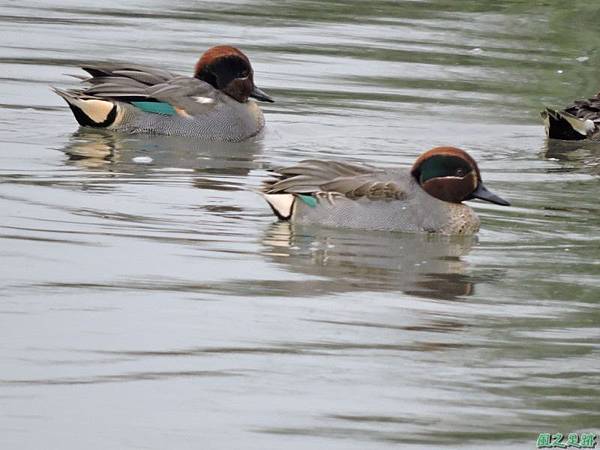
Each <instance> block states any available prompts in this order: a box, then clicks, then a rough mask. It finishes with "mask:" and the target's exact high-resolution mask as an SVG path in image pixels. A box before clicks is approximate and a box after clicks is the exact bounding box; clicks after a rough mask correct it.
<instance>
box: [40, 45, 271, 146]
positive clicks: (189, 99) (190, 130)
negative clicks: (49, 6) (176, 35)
mask: <svg viewBox="0 0 600 450" xmlns="http://www.w3.org/2000/svg"><path fill="white" fill-rule="evenodd" d="M81 68H82V69H83V70H84V71H86V72H87V73H88V74H89V76H79V75H74V76H75V77H76V78H78V79H80V80H81V82H82V83H83V86H82V87H80V88H76V89H59V88H56V87H52V89H53V91H54V92H55V93H56V94H58V95H59V96H61V97H62V98H63V99H64V100H65V101H66V102H67V105H68V106H69V108H70V109H71V111H72V113H73V115H74V116H75V119H76V120H77V122H78V123H79V125H81V126H83V127H92V128H106V129H109V130H114V131H119V132H125V133H152V134H161V135H178V136H188V137H194V138H201V139H205V140H213V141H233V142H240V141H244V140H246V139H249V138H251V137H253V136H255V135H257V134H258V133H259V132H260V131H261V130H262V129H263V127H264V125H265V119H264V116H263V113H262V111H261V109H260V108H259V106H258V104H257V103H256V102H255V101H254V100H252V99H256V100H258V101H262V102H270V103H272V102H273V99H272V98H271V97H270V96H269V95H267V94H266V93H265V92H264V91H262V90H261V89H259V88H258V87H257V86H256V85H255V84H254V71H253V69H252V65H251V64H250V60H249V59H248V57H247V56H246V55H245V54H244V53H242V51H241V50H239V49H238V48H236V47H233V46H229V45H220V46H216V47H212V48H210V49H208V50H207V51H206V52H204V54H202V56H201V57H200V59H199V60H198V61H197V63H196V65H195V67H194V74H193V76H185V75H177V74H174V73H172V72H169V71H166V70H163V69H159V68H154V67H147V66H144V65H138V64H128V63H111V62H107V63H92V64H85V65H82V66H81Z"/></svg>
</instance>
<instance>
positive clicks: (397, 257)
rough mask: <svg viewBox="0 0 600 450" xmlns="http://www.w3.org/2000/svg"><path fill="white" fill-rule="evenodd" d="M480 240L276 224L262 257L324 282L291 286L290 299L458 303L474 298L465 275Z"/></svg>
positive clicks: (265, 240) (269, 231) (267, 235)
mask: <svg viewBox="0 0 600 450" xmlns="http://www.w3.org/2000/svg"><path fill="white" fill-rule="evenodd" d="M476 242H477V238H476V237H475V236H438V235H427V234H424V235H418V234H417V235H415V234H403V233H390V232H369V233H366V232H361V231H356V230H346V229H330V228H323V227H317V226H302V225H294V224H291V223H289V222H277V223H274V224H272V225H271V226H270V227H269V228H268V229H267V230H266V233H265V236H264V238H263V240H262V244H263V249H262V253H263V255H265V257H267V258H269V259H271V260H272V261H273V262H274V263H276V264H278V265H280V266H283V267H285V268H287V269H288V270H289V271H290V272H292V273H302V274H306V275H311V276H314V277H318V278H309V279H303V280H301V281H299V282H294V281H286V291H287V295H289V296H296V295H298V296H306V295H327V294H338V293H346V292H356V291H386V292H390V291H400V292H405V293H407V294H410V295H414V296H419V297H426V298H435V299H447V300H454V299H458V298H460V297H462V296H467V295H472V294H473V289H474V287H473V281H472V279H471V278H470V277H469V276H468V275H466V274H465V272H466V263H465V262H464V261H463V260H462V259H461V257H463V256H465V255H467V254H468V253H469V251H470V250H471V247H472V246H473V245H474V244H475V243H476Z"/></svg>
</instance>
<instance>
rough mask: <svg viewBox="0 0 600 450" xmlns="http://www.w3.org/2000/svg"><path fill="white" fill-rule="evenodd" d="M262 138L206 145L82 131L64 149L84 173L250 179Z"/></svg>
mask: <svg viewBox="0 0 600 450" xmlns="http://www.w3.org/2000/svg"><path fill="white" fill-rule="evenodd" d="M262 148H263V141H262V138H261V137H256V138H254V139H252V140H249V141H246V142H244V143H243V144H239V143H229V142H207V141H202V140H197V139H190V138H185V137H180V136H161V135H152V134H137V135H130V134H123V133H115V132H111V131H107V130H95V129H91V128H80V129H79V130H78V131H76V132H75V133H73V135H72V136H71V137H70V138H69V142H68V144H67V145H66V146H65V147H64V148H63V149H62V151H64V152H65V153H66V154H67V156H68V158H69V161H70V162H71V163H72V164H75V165H76V166H78V167H81V168H84V169H88V170H91V169H99V170H103V171H111V172H119V171H127V172H136V171H142V172H144V171H148V168H147V167H145V166H147V165H151V167H153V168H159V169H160V170H161V171H167V172H168V171H169V170H182V169H186V170H190V171H192V170H193V171H196V172H203V173H211V172H212V173H216V174H221V175H236V176H245V175H248V173H249V171H250V170H251V169H254V168H256V167H257V165H256V164H255V163H254V161H255V159H256V158H257V157H258V155H260V153H261V152H262Z"/></svg>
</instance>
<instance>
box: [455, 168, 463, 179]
mask: <svg viewBox="0 0 600 450" xmlns="http://www.w3.org/2000/svg"><path fill="white" fill-rule="evenodd" d="M455 174H456V176H457V177H464V176H465V171H464V169H461V168H458V169H456V172H455Z"/></svg>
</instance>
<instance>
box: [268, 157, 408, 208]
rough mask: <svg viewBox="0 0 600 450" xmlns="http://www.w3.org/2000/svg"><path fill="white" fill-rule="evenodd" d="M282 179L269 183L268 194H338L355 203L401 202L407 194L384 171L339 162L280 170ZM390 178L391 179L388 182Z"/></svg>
mask: <svg viewBox="0 0 600 450" xmlns="http://www.w3.org/2000/svg"><path fill="white" fill-rule="evenodd" d="M277 173H278V174H279V178H276V179H271V180H268V181H267V182H266V183H265V185H264V187H263V190H264V192H266V193H267V194H275V193H289V194H318V193H323V192H325V193H328V192H330V193H338V194H342V195H344V196H346V197H348V198H350V199H352V200H357V199H359V198H362V197H364V198H368V199H370V200H394V199H396V200H401V199H404V198H406V192H405V190H404V189H402V188H401V187H400V186H399V184H398V183H396V182H395V181H393V180H391V179H389V178H392V176H391V175H389V174H387V173H386V172H385V171H384V170H381V169H377V168H374V167H371V166H366V165H356V164H350V163H341V162H337V161H319V160H305V161H301V162H300V163H298V164H297V165H295V166H291V167H286V168H283V169H281V170H277ZM386 178H387V179H386Z"/></svg>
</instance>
